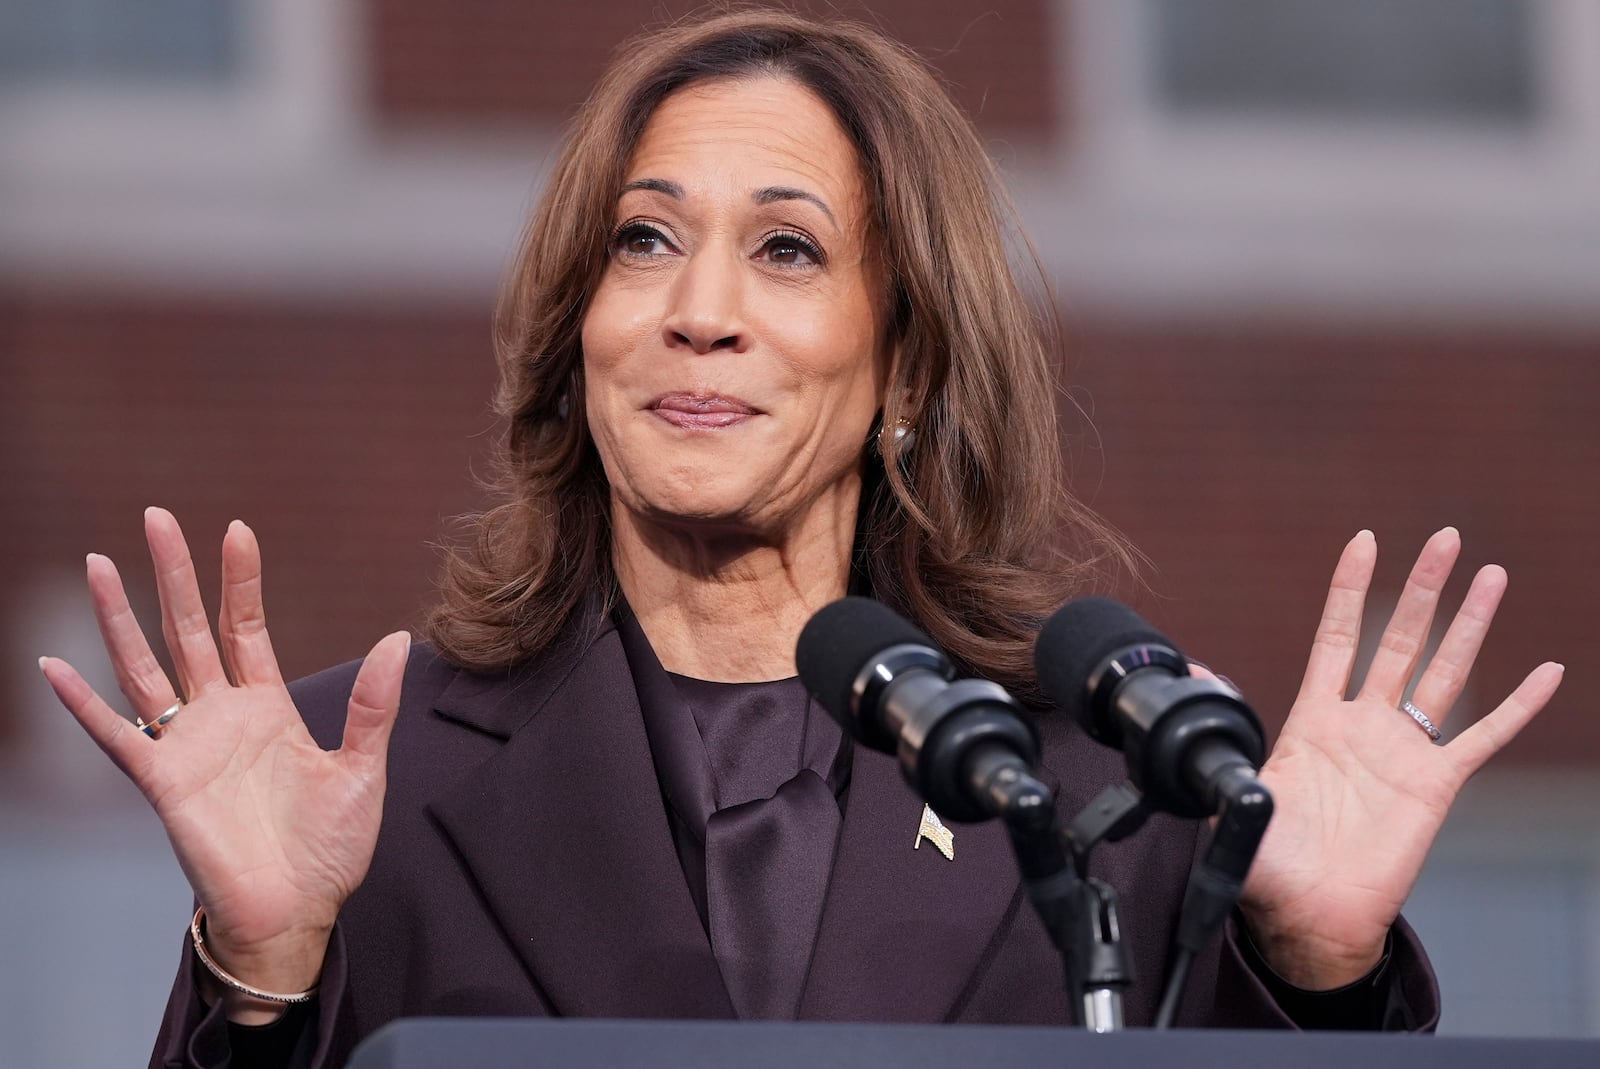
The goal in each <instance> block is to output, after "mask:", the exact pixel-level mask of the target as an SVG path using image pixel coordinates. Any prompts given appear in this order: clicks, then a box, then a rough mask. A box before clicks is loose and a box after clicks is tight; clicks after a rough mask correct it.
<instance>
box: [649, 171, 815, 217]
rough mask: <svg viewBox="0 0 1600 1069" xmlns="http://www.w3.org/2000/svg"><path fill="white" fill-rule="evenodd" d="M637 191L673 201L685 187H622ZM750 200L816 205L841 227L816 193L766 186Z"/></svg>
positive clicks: (662, 183)
mask: <svg viewBox="0 0 1600 1069" xmlns="http://www.w3.org/2000/svg"><path fill="white" fill-rule="evenodd" d="M635 190H642V191H644V192H646V193H660V194H663V195H664V196H668V197H671V198H672V199H673V200H682V199H683V187H682V186H680V185H679V184H678V183H676V182H672V181H669V180H668V179H665V178H636V179H634V180H633V181H632V182H629V183H627V184H626V185H624V186H623V187H622V193H631V192H634V191H635ZM622 193H619V194H618V196H619V197H620V196H621V195H622ZM750 199H751V200H753V201H755V202H756V203H757V204H776V203H777V202H779V201H785V200H803V201H806V202H807V203H810V204H815V205H816V206H817V207H818V208H820V209H821V210H822V214H823V215H826V216H827V217H828V221H829V222H831V223H833V224H834V225H835V226H838V225H839V221H838V220H837V219H835V218H834V215H833V210H832V209H830V208H829V207H828V205H827V202H826V201H824V200H823V199H822V198H821V197H819V196H817V195H816V194H815V193H808V192H807V191H805V190H803V189H796V188H795V187H793V186H765V187H763V188H761V189H758V190H756V191H755V192H754V193H752V194H751V195H750Z"/></svg>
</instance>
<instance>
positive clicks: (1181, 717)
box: [1034, 598, 1266, 817]
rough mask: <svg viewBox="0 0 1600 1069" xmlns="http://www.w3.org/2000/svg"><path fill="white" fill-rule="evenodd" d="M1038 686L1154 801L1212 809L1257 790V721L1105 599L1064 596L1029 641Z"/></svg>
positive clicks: (1261, 749)
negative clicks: (1118, 758)
mask: <svg viewBox="0 0 1600 1069" xmlns="http://www.w3.org/2000/svg"><path fill="white" fill-rule="evenodd" d="M1034 665H1035V667H1036V668H1037V670H1038V673H1039V684H1040V686H1041V687H1043V688H1044V691H1045V693H1046V694H1048V695H1049V696H1050V697H1051V699H1052V700H1054V701H1055V702H1056V704H1057V705H1059V706H1060V707H1061V708H1062V709H1063V710H1065V711H1066V712H1067V713H1068V714H1070V715H1071V716H1072V718H1073V719H1074V720H1076V721H1077V722H1078V723H1079V724H1081V725H1082V726H1083V728H1084V730H1086V731H1087V732H1088V733H1089V734H1090V736H1092V737H1093V738H1095V739H1096V740H1098V741H1099V742H1102V743H1105V744H1106V745H1107V746H1111V747H1114V748H1115V749H1118V750H1121V751H1123V753H1124V754H1125V755H1126V756H1127V760H1128V774H1129V777H1130V778H1131V779H1132V780H1133V782H1134V785H1135V786H1137V787H1138V788H1139V789H1140V790H1141V791H1143V792H1144V796H1145V798H1146V800H1147V802H1148V803H1149V804H1150V805H1151V806H1152V807H1154V808H1156V809H1161V810H1165V811H1167V812H1170V813H1176V814H1178V815H1179V816H1185V817H1202V816H1210V815H1211V814H1214V813H1216V812H1218V811H1219V809H1221V808H1222V807H1223V804H1224V803H1225V802H1227V801H1228V800H1229V799H1230V798H1231V797H1233V796H1234V795H1235V794H1237V793H1238V792H1240V791H1249V790H1255V789H1259V787H1260V785H1259V782H1258V781H1256V779H1255V772H1256V769H1257V768H1258V767H1259V766H1260V764H1261V761H1262V758H1263V757H1264V755H1265V750H1266V745H1265V740H1264V739H1263V736H1262V731H1261V721H1260V720H1259V719H1257V717H1256V714H1255V712H1254V711H1253V710H1251V708H1250V707H1249V706H1248V705H1246V704H1245V703H1244V700H1243V699H1242V698H1240V697H1239V695H1238V694H1236V693H1234V692H1233V691H1232V690H1231V689H1229V688H1227V687H1224V686H1223V685H1222V684H1221V683H1218V682H1216V681H1215V680H1211V679H1199V678H1197V677H1195V676H1192V675H1190V674H1189V662H1188V661H1187V660H1186V659H1185V658H1184V656H1183V654H1181V653H1179V652H1178V650H1177V649H1176V648H1175V647H1174V646H1173V645H1172V643H1170V642H1169V641H1167V639H1166V638H1164V637H1163V636H1162V635H1161V633H1160V632H1158V631H1156V630H1155V629H1154V628H1153V627H1151V626H1150V625H1149V624H1147V623H1146V622H1145V621H1144V620H1143V619H1141V618H1140V616H1139V615H1138V614H1137V613H1135V612H1134V611H1133V610H1132V609H1129V608H1127V607H1126V606H1123V605H1120V604H1118V603H1117V602H1115V601H1112V600H1110V599H1108V598H1081V599H1079V600H1077V601H1073V602H1069V603H1068V604H1067V605H1065V606H1063V607H1062V608H1061V609H1060V610H1058V611H1057V612H1056V614H1055V615H1054V616H1052V617H1050V619H1049V620H1047V621H1046V622H1045V625H1044V628H1043V629H1042V630H1041V631H1040V632H1039V639H1038V643H1037V644H1036V645H1035V646H1034Z"/></svg>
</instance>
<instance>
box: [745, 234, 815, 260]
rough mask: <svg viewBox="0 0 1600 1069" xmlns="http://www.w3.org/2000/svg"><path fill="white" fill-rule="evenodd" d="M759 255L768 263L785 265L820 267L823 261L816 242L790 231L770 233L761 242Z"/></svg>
mask: <svg viewBox="0 0 1600 1069" xmlns="http://www.w3.org/2000/svg"><path fill="white" fill-rule="evenodd" d="M758 255H759V256H760V258H761V259H764V260H766V261H767V262H768V263H773V264H780V265H782V266H785V267H820V266H822V262H823V259H822V250H821V249H820V248H818V247H817V243H816V242H814V241H812V240H811V239H810V238H807V237H803V236H802V235H800V234H796V233H792V232H790V231H784V232H782V233H778V234H771V235H769V236H768V237H767V239H766V240H765V241H763V242H762V243H761V251H760V253H759V254H758Z"/></svg>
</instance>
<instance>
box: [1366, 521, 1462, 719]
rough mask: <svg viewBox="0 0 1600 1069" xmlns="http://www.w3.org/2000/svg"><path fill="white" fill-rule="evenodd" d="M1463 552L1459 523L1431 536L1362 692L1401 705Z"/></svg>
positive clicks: (1407, 578) (1414, 568)
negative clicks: (1436, 612)
mask: <svg viewBox="0 0 1600 1069" xmlns="http://www.w3.org/2000/svg"><path fill="white" fill-rule="evenodd" d="M1460 553H1461V535H1460V534H1459V533H1458V532H1457V531H1456V529H1455V528H1454V527H1446V528H1444V529H1443V530H1442V531H1438V532H1436V533H1435V534H1434V536H1433V537H1432V538H1430V539H1428V541H1427V543H1426V544H1425V545H1424V546H1423V547H1422V552H1421V553H1419V554H1417V563H1415V564H1413V565H1412V566H1411V574H1410V575H1409V576H1407V577H1406V585H1405V589H1404V590H1402V591H1401V592H1400V601H1399V602H1398V603H1397V604H1396V605H1395V607H1394V614H1393V615H1392V616H1390V617H1389V626H1388V627H1386V628H1384V629H1383V636H1382V637H1381V638H1379V639H1378V650H1377V652H1376V653H1374V654H1373V655H1372V667H1371V668H1369V669H1368V670H1367V678H1366V679H1365V680H1363V681H1362V683H1361V696H1362V697H1364V698H1377V699H1380V700H1382V701H1384V702H1386V703H1388V704H1389V705H1398V704H1399V703H1400V696H1401V695H1402V694H1404V693H1405V689H1406V684H1407V683H1409V682H1411V674H1412V673H1413V672H1415V671H1416V670H1417V661H1418V660H1419V659H1420V658H1421V657H1422V650H1423V648H1424V647H1425V646H1426V645H1427V643H1428V629H1429V628H1430V627H1431V626H1432V625H1433V613H1434V610H1435V609H1437V608H1438V606H1439V592H1440V591H1442V590H1443V589H1444V584H1445V580H1446V579H1449V578H1450V569H1452V568H1454V567H1455V564H1456V557H1458V556H1459V555H1460Z"/></svg>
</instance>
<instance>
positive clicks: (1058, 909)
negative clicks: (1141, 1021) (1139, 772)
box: [996, 773, 1144, 1032]
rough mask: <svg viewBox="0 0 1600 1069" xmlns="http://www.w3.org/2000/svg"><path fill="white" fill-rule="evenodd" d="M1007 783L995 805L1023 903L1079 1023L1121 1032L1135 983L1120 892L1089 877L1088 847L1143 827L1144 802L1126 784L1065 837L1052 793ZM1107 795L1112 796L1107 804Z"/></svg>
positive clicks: (1021, 781) (1034, 783) (1024, 779)
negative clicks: (1058, 967)
mask: <svg viewBox="0 0 1600 1069" xmlns="http://www.w3.org/2000/svg"><path fill="white" fill-rule="evenodd" d="M1003 775H1004V773H1002V776H1003ZM1000 778H1001V776H997V777H996V779H1000ZM1012 778H1013V779H1014V781H1015V788H1014V789H1013V790H1012V791H1010V792H1009V796H1008V797H1006V798H1005V799H1004V800H1003V802H1002V804H1001V805H999V806H998V807H997V808H998V810H999V813H1000V816H1001V819H1002V820H1003V821H1004V822H1005V826H1006V831H1007V833H1008V834H1009V835H1010V838H1011V847H1012V851H1013V852H1014V853H1015V854H1016V857H1017V866H1018V868H1019V869H1021V871H1022V884H1023V888H1024V889H1025V890H1026V892H1027V895H1028V900H1029V901H1030V902H1032V903H1033V906H1034V909H1036V910H1037V911H1038V913H1039V919H1040V920H1042V921H1043V922H1044V926H1045V930H1046V931H1047V932H1048V933H1049V935H1050V941H1051V942H1052V943H1054V944H1055V947H1056V949H1057V950H1058V951H1059V952H1060V954H1061V959H1062V964H1063V966H1064V970H1065V974H1066V985H1067V995H1068V997H1069V998H1070V999H1071V1001H1072V1004H1073V1005H1074V1007H1075V1008H1076V1012H1077V1014H1078V1021H1079V1023H1080V1024H1081V1025H1082V1026H1083V1027H1084V1028H1086V1029H1088V1030H1089V1031H1092V1032H1115V1031H1120V1030H1121V1029H1122V1027H1123V1023H1122V993H1123V991H1124V990H1125V989H1126V988H1127V987H1128V986H1129V985H1130V984H1132V983H1133V961H1132V959H1131V958H1130V957H1129V954H1128V949H1127V947H1126V946H1124V945H1123V942H1122V929H1121V924H1120V922H1119V920H1118V916H1117V892H1116V890H1115V888H1113V887H1112V886H1111V885H1110V884H1108V883H1106V882H1104V881H1103V880H1098V879H1095V878H1094V877H1092V876H1089V875H1088V862H1089V850H1090V849H1091V848H1092V847H1093V846H1094V844H1095V843H1096V842H1098V841H1100V839H1102V838H1105V837H1107V836H1108V835H1110V836H1112V837H1114V838H1121V837H1122V836H1123V835H1127V834H1130V833H1131V832H1132V831H1133V830H1134V829H1136V828H1137V827H1138V826H1139V824H1141V823H1143V821H1144V814H1143V808H1142V805H1141V802H1142V799H1141V798H1140V797H1139V795H1138V792H1136V791H1134V790H1133V789H1132V788H1131V787H1115V788H1111V789H1110V790H1108V791H1106V792H1104V793H1102V795H1101V796H1100V797H1099V798H1097V799H1096V800H1095V802H1094V803H1091V804H1090V806H1089V808H1088V809H1086V810H1085V811H1084V813H1082V814H1079V816H1078V818H1077V819H1076V820H1074V821H1073V824H1072V830H1070V831H1068V832H1067V833H1065V834H1064V833H1063V832H1062V830H1061V827H1060V822H1059V818H1058V817H1057V816H1056V810H1055V797H1054V795H1053V794H1052V793H1051V791H1050V790H1049V788H1047V787H1045V786H1044V785H1043V784H1042V783H1040V782H1039V781H1038V780H1036V779H1034V778H1033V777H1032V776H1027V775H1015V774H1013V776H1012ZM997 785H998V784H997ZM1117 792H1121V793H1120V794H1119V793H1117ZM1108 796H1113V797H1112V798H1110V799H1109V802H1108ZM1074 833H1076V834H1074ZM1113 833H1114V834H1113Z"/></svg>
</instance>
